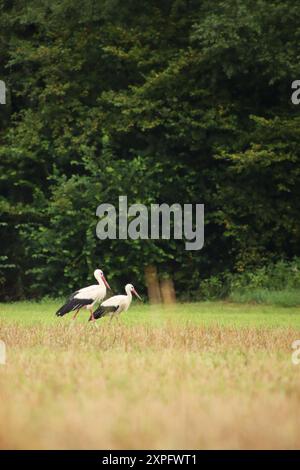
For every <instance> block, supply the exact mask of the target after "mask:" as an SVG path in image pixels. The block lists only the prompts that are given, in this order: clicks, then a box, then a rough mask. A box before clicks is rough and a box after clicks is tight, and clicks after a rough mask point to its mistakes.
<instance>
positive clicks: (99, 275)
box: [56, 269, 110, 320]
mask: <svg viewBox="0 0 300 470" xmlns="http://www.w3.org/2000/svg"><path fill="white" fill-rule="evenodd" d="M94 277H95V278H96V280H97V281H98V284H94V285H92V286H88V287H83V288H82V289H79V290H77V291H76V292H73V294H72V295H71V296H70V297H69V298H68V300H67V301H66V302H65V304H64V305H62V306H61V307H60V308H59V309H58V310H57V312H56V315H57V316H58V317H62V316H63V315H65V314H66V313H69V312H72V311H74V310H76V312H75V314H74V316H73V320H75V318H76V317H77V315H78V313H79V310H81V309H82V308H83V307H85V308H86V309H88V310H89V311H90V314H91V317H93V307H94V305H95V304H96V303H97V302H101V300H103V299H104V298H105V296H106V288H108V289H110V286H109V284H108V282H107V280H106V279H105V276H104V274H103V271H101V269H96V270H95V271H94Z"/></svg>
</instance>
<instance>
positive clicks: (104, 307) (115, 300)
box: [89, 284, 142, 321]
mask: <svg viewBox="0 0 300 470" xmlns="http://www.w3.org/2000/svg"><path fill="white" fill-rule="evenodd" d="M125 292H126V295H114V296H113V297H110V298H109V299H107V300H105V301H104V302H102V304H101V305H100V307H98V308H97V309H96V310H95V312H94V314H93V315H91V316H90V318H89V321H91V320H93V321H94V320H97V319H98V318H102V317H105V316H106V315H109V316H110V318H111V319H112V318H113V317H115V316H116V315H119V314H120V313H121V312H126V311H127V310H128V309H129V307H130V304H131V301H132V294H134V295H136V296H137V297H138V298H139V299H140V300H142V299H141V297H140V296H139V294H138V293H137V291H136V290H135V288H134V287H133V285H132V284H126V286H125Z"/></svg>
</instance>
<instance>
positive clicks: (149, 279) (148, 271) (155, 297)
mask: <svg viewBox="0 0 300 470" xmlns="http://www.w3.org/2000/svg"><path fill="white" fill-rule="evenodd" d="M145 279H146V285H147V289H148V297H149V301H150V303H151V304H160V303H161V295H160V288H159V282H158V277H157V269H156V267H155V266H153V265H150V266H146V268H145Z"/></svg>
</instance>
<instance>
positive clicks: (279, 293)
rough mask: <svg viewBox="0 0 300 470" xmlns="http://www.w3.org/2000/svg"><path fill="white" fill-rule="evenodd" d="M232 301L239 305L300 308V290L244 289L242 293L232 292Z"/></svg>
mask: <svg viewBox="0 0 300 470" xmlns="http://www.w3.org/2000/svg"><path fill="white" fill-rule="evenodd" d="M230 300H231V301H233V302H238V303H249V302H255V303H258V304H269V305H278V306H281V307H297V306H299V307H300V290H299V289H283V290H276V291H275V290H269V289H263V288H262V289H243V290H242V291H236V292H232V293H231V294H230Z"/></svg>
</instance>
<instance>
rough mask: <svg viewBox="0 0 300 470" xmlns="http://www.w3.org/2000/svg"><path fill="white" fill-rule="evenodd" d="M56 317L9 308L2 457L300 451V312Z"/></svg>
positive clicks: (206, 308) (0, 319)
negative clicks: (64, 452)
mask: <svg viewBox="0 0 300 470" xmlns="http://www.w3.org/2000/svg"><path fill="white" fill-rule="evenodd" d="M57 307H58V304H57V303H55V302H51V301H48V302H43V303H26V302H24V303H13V304H1V305H0V340H3V341H4V342H5V344H6V348H7V361H6V364H5V365H0V423H1V427H0V448H2V449H32V448H37V449H48V448H55V449H85V448H93V449H97V448H98V449H99V448H108V449H118V448H123V449H124V448H125V449H126V448H127V449H140V448H152V449H162V448H168V449H172V448H199V449H215V448H225V449H228V448H233V449H248V448H257V449H258V448H273V449H277V448H285V449H291V448H300V426H299V423H300V365H299V366H296V365H293V364H292V362H291V353H292V348H291V344H292V342H293V341H294V340H296V339H300V311H299V309H297V308H280V307H274V306H266V305H259V306H256V305H249V304H243V305H239V304H233V303H221V302H216V303H213V302H203V303H195V304H182V305H179V304H178V305H177V306H176V307H174V308H173V307H172V308H169V309H164V308H162V307H160V308H158V307H155V308H154V307H150V306H147V305H138V304H137V303H136V304H135V305H134V306H133V307H132V308H131V310H129V312H127V314H124V315H123V316H121V317H120V319H119V321H113V322H111V323H110V322H109V320H108V319H104V320H101V321H98V322H97V323H96V324H91V323H87V317H88V313H87V312H81V313H80V314H79V318H78V320H76V321H75V322H74V321H72V320H71V318H70V317H69V316H66V317H63V318H60V319H58V318H56V317H55V316H54V312H55V309H56V308H57Z"/></svg>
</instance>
